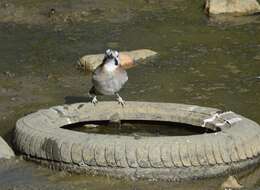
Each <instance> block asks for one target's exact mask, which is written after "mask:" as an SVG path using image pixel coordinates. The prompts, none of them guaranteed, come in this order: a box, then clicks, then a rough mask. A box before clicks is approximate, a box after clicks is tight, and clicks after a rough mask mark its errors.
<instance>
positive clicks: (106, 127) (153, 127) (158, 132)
mask: <svg viewBox="0 0 260 190" xmlns="http://www.w3.org/2000/svg"><path fill="white" fill-rule="evenodd" d="M62 128H64V129H69V130H74V131H79V132H84V133H96V134H113V135H121V136H134V137H136V138H138V137H160V136H189V135H199V134H203V133H213V132H215V131H212V130H209V129H206V128H202V127H198V126H193V125H189V124H183V123H174V122H163V121H142V120H140V121H137V120H122V121H119V122H110V121H89V122H81V123H75V124H70V125H66V126H63V127H62Z"/></svg>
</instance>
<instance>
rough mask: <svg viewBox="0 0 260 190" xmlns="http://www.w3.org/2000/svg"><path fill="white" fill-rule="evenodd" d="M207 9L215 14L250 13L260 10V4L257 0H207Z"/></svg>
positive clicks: (209, 12)
mask: <svg viewBox="0 0 260 190" xmlns="http://www.w3.org/2000/svg"><path fill="white" fill-rule="evenodd" d="M205 10H206V12H207V13H208V14H213V15H215V14H223V13H230V14H236V15H248V14H254V13H258V12H260V5H259V3H258V2H257V0H206V5H205Z"/></svg>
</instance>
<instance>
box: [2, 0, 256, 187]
mask: <svg viewBox="0 0 260 190" xmlns="http://www.w3.org/2000/svg"><path fill="white" fill-rule="evenodd" d="M86 2H87V1H83V0H81V1H80V0H78V1H77V3H73V4H72V3H71V2H69V1H67V3H66V1H64V2H63V4H62V3H61V4H59V3H51V2H46V1H39V2H38V4H37V3H36V4H33V3H32V2H31V1H29V0H26V1H14V0H13V1H11V3H10V5H9V8H10V10H8V11H9V13H10V15H12V6H11V5H12V3H13V5H17V6H18V9H17V10H19V11H20V12H19V14H20V15H21V16H22V17H19V14H18V13H17V14H18V15H14V16H9V17H6V16H5V17H1V16H2V14H3V12H1V13H0V57H1V59H0V71H1V72H0V104H1V106H0V118H1V128H0V134H1V135H2V136H4V137H5V138H6V139H7V140H8V141H9V142H11V139H12V138H11V131H12V129H13V127H14V125H15V121H16V120H17V119H18V118H19V117H21V116H23V115H25V114H27V113H30V112H32V111H36V110H37V109H40V108H46V107H49V106H52V105H57V104H63V103H73V102H79V101H88V98H86V94H87V91H88V89H89V88H90V87H91V84H90V76H89V75H88V74H84V73H83V72H80V71H78V70H77V69H76V68H75V63H76V61H77V59H78V58H79V57H80V56H82V55H84V54H91V53H100V52H103V51H104V50H105V49H106V48H115V49H118V50H133V49H140V48H149V49H152V50H155V51H157V52H158V53H159V54H160V56H159V57H158V58H156V59H154V60H152V61H150V62H149V63H147V64H146V65H139V66H138V67H135V68H133V69H130V70H129V71H128V75H129V81H128V83H127V85H126V86H125V88H124V89H123V90H122V92H121V93H120V95H121V96H122V97H123V98H124V99H125V100H136V101H160V102H176V103H187V104H197V105H201V106H209V107H217V108H220V109H223V110H232V111H234V112H237V113H240V114H242V115H244V116H246V117H248V118H251V119H253V120H255V121H256V122H258V123H260V117H259V113H260V80H259V78H257V77H259V76H260V59H259V56H260V17H259V16H249V17H243V18H235V19H230V17H228V18H221V19H209V18H207V17H206V16H205V15H204V14H203V10H202V6H203V2H202V1H200V0H195V1H192V2H189V1H183V0H176V1H175V0H174V1H170V2H167V1H166V2H161V1H138V0H136V1H132V3H131V1H124V2H123V3H119V4H118V3H116V1H113V0H109V1H105V2H106V3H104V1H102V0H100V1H97V3H96V4H93V3H92V4H90V6H91V9H90V10H88V12H87V13H86V14H87V16H84V15H83V16H82V12H81V11H82V10H83V9H84V8H85V7H86ZM109 2H110V3H109ZM81 5H82V6H81ZM1 6H2V4H1ZM1 6H0V7H1ZM36 7H37V8H36ZM39 7H40V8H39ZM51 7H54V8H55V9H56V10H57V14H58V16H54V17H51V18H49V17H48V16H46V15H47V14H48V10H49V9H50V8H51ZM100 7H101V8H100ZM9 8H8V9H9ZM22 9H23V10H27V11H21V10H22ZM73 11H74V12H73ZM79 12H80V14H76V13H79ZM74 13H75V14H74ZM30 14H31V15H30ZM78 15H81V16H80V17H79V16H78ZM100 15H101V16H100ZM31 17H33V18H35V19H29V18H31ZM63 18H64V19H65V21H64V20H63ZM35 20H36V21H37V22H36V21H35ZM140 76H142V77H140ZM113 99H114V98H113V97H102V98H101V99H100V100H113ZM20 162H22V163H20ZM7 165H8V164H7ZM9 165H10V164H9ZM10 167H11V166H10ZM12 167H13V168H12ZM12 167H11V168H9V169H8V170H7V171H8V172H4V171H6V170H4V169H2V170H1V172H0V173H1V174H0V175H1V177H2V176H5V177H6V178H4V179H2V182H3V184H5V187H6V188H5V189H7V188H9V187H10V188H11V187H18V186H19V187H20V188H25V186H24V184H29V187H30V188H32V189H33V188H35V189H40V185H37V184H47V185H46V189H47V188H48V187H56V188H57V189H63V188H68V186H69V187H70V189H77V188H78V189H82V187H84V186H88V187H91V188H90V189H108V188H110V189H147V188H149V189H158V188H159V189H160V188H161V189H170V188H172V186H171V185H170V184H167V183H165V184H160V185H158V184H151V182H140V183H139V182H128V181H125V180H123V181H120V180H114V179H107V178H104V177H87V178H85V177H80V176H68V175H67V174H63V173H62V174H60V173H59V172H53V171H51V170H48V169H45V168H41V167H40V168H39V167H38V166H36V165H34V164H31V163H26V162H23V161H19V162H18V163H17V165H16V166H12ZM0 168H1V167H0ZM21 168H26V169H21ZM23 171H26V172H25V176H26V177H24V175H23ZM258 174H259V170H256V171H255V172H254V173H252V174H251V175H250V176H249V177H247V176H248V175H244V176H242V177H241V176H240V180H241V182H242V183H243V185H244V186H246V188H248V189H258V188H260V178H259V177H258V176H259V175H258ZM28 178H30V180H29V181H28ZM17 179H19V180H17ZM17 181H19V183H18V182H17ZM100 181H102V183H100ZM221 181H222V179H213V180H204V181H200V182H197V183H196V185H193V184H185V185H183V184H182V185H176V189H187V188H189V189H194V190H195V189H216V188H218V187H219V184H220V183H221ZM2 182H1V184H2ZM4 182H5V183H4ZM103 182H104V183H103ZM21 184H22V185H21ZM48 185H49V186H48ZM159 186H160V187H159ZM187 186H188V187H187ZM42 188H45V187H42ZM68 189H69V188H68Z"/></svg>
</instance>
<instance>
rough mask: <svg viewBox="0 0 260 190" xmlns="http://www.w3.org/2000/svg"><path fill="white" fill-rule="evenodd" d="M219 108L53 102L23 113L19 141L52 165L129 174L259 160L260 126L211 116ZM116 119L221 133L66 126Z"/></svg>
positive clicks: (197, 171)
mask: <svg viewBox="0 0 260 190" xmlns="http://www.w3.org/2000/svg"><path fill="white" fill-rule="evenodd" d="M217 113H220V110H218V109H214V108H207V107H200V106H194V105H184V104H173V103H151V102H130V101H129V102H127V104H126V106H125V107H124V108H122V106H120V105H118V104H116V103H115V102H100V103H99V104H98V105H96V106H93V105H92V104H91V103H76V104H72V105H63V106H55V107H51V108H49V109H42V110H39V111H37V112H35V113H32V114H29V115H27V116H25V117H23V118H21V119H19V120H18V121H17V124H16V129H15V135H14V144H15V147H16V149H17V150H18V151H19V152H21V153H22V154H24V155H25V156H26V158H28V159H30V160H34V161H37V162H40V163H43V164H47V165H48V166H52V167H53V168H55V169H60V170H67V171H70V172H76V173H86V174H92V175H108V176H114V177H126V178H131V179H153V180H169V181H180V180H188V179H189V180H190V179H201V178H208V177H215V176H220V175H224V174H227V173H232V172H237V171H239V170H242V169H245V168H249V167H251V166H254V165H255V164H257V163H258V162H259V153H260V146H259V145H260V127H259V125H258V124H257V123H255V122H253V121H251V120H249V119H247V118H245V117H243V116H241V115H238V114H236V113H233V112H226V113H224V114H220V117H217V118H216V119H215V120H212V119H209V118H212V117H214V115H216V114H217ZM111 118H118V119H121V120H155V121H169V122H179V123H186V124H191V125H193V126H197V127H206V128H210V129H213V130H214V129H217V131H216V132H214V133H204V134H200V135H192V136H161V137H142V138H140V139H136V138H134V137H131V136H120V135H104V134H90V133H80V132H76V131H71V130H67V129H63V128H61V127H62V126H64V125H68V124H72V123H77V122H82V121H94V120H111ZM205 121H210V122H206V123H205Z"/></svg>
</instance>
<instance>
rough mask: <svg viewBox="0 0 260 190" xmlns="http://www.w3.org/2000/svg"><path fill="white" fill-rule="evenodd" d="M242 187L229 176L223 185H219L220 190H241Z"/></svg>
mask: <svg viewBox="0 0 260 190" xmlns="http://www.w3.org/2000/svg"><path fill="white" fill-rule="evenodd" d="M242 187H243V186H242V185H240V184H239V183H238V182H237V180H236V178H235V177H234V176H229V177H228V178H227V180H226V181H224V183H222V185H221V189H224V190H227V189H241V188H242Z"/></svg>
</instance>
